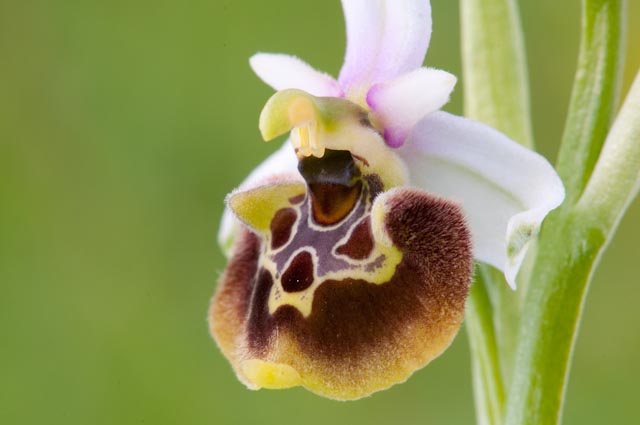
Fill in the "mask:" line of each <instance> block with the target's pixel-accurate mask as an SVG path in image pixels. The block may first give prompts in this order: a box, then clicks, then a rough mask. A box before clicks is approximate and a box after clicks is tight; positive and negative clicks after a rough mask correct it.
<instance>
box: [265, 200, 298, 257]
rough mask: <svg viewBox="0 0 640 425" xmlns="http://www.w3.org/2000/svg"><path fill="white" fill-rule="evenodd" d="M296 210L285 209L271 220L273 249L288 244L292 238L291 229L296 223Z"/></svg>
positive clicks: (279, 211)
mask: <svg viewBox="0 0 640 425" xmlns="http://www.w3.org/2000/svg"><path fill="white" fill-rule="evenodd" d="M296 217H297V214H296V210H294V209H293V208H283V209H281V210H278V212H276V215H275V216H274V217H273V220H271V226H270V227H271V249H278V248H280V247H281V246H283V245H284V244H286V243H287V241H288V240H289V237H291V228H292V226H293V223H295V222H296Z"/></svg>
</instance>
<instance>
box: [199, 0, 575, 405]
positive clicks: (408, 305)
mask: <svg viewBox="0 0 640 425" xmlns="http://www.w3.org/2000/svg"><path fill="white" fill-rule="evenodd" d="M343 8H344V12H345V18H346V24H347V38H348V40H347V52H346V58H345V63H344V65H343V68H342V70H341V72H340V76H339V78H338V80H334V79H333V78H332V77H330V76H328V75H326V74H323V73H320V72H318V71H315V70H314V69H313V68H311V67H310V66H309V65H307V64H305V63H304V62H302V61H300V60H299V59H297V58H294V57H291V56H286V55H279V54H257V55H255V56H254V57H253V58H252V59H251V65H252V67H253V69H254V70H255V71H256V73H257V74H258V75H259V76H260V77H261V78H262V79H263V80H264V81H265V82H267V83H268V84H270V85H271V86H272V87H274V88H275V89H276V90H279V91H278V92H277V93H276V94H275V95H274V96H273V97H272V98H271V99H270V100H269V101H268V102H267V104H266V106H265V108H264V110H263V111H262V114H261V116H260V130H261V133H262V135H263V137H264V138H265V140H271V139H273V138H275V137H277V136H279V135H281V134H285V133H287V132H291V137H290V140H289V142H287V143H286V144H285V145H284V146H283V147H282V148H281V149H280V150H278V151H277V152H276V153H275V154H273V155H272V156H271V157H270V158H268V159H267V160H266V161H265V162H264V163H263V164H262V165H260V166H259V167H258V168H257V169H256V170H255V171H254V172H253V173H252V174H251V175H250V176H249V177H248V178H247V180H246V181H245V182H244V183H243V184H242V185H241V186H240V188H239V189H237V190H236V191H234V192H233V193H232V194H231V195H230V196H229V197H228V199H227V206H228V209H227V210H226V211H225V215H224V217H223V222H222V227H221V231H220V242H221V245H222V246H223V248H224V249H225V250H226V252H227V254H228V255H229V257H230V260H229V264H228V266H227V269H226V270H225V272H224V274H223V275H222V277H221V279H220V283H219V286H218V290H217V292H216V294H215V296H214V299H213V301H212V305H211V311H210V324H211V331H212V334H213V336H214V338H215V340H216V341H217V343H218V345H219V346H220V348H221V350H222V351H223V353H224V354H225V356H226V357H227V358H228V359H229V360H230V362H231V364H232V365H233V367H234V369H235V371H236V373H237V374H238V377H239V378H240V380H242V381H243V382H244V383H246V384H247V386H249V387H250V388H287V387H291V386H296V385H303V386H305V387H307V388H309V389H310V390H312V391H314V392H316V393H318V394H321V395H325V396H328V397H332V398H337V399H355V398H359V397H363V396H365V395H368V394H370V393H372V392H374V391H377V390H381V389H384V388H386V387H388V386H390V385H393V384H394V383H397V382H401V381H404V380H405V379H406V378H408V377H409V376H410V375H411V373H413V372H414V371H415V370H417V369H419V368H421V367H423V366H424V365H426V364H427V363H428V362H429V361H430V360H432V359H433V358H435V357H437V356H438V355H439V354H440V353H441V352H442V351H443V350H444V349H446V347H448V345H449V344H450V343H451V341H452V339H453V337H454V336H455V334H456V333H457V331H458V329H459V327H460V324H461V321H462V318H463V315H464V306H465V300H466V297H467V294H468V289H469V282H470V278H471V273H472V265H473V260H474V258H475V259H476V260H478V261H481V262H485V263H488V264H491V265H493V266H495V267H497V268H499V269H501V270H503V271H504V273H505V276H506V278H507V281H508V282H509V284H510V285H512V286H514V287H515V280H516V275H517V272H518V269H519V267H520V264H521V262H522V259H523V258H524V255H525V253H526V249H527V246H528V244H529V242H530V240H531V239H532V237H534V236H535V234H536V233H537V231H538V228H539V226H540V224H541V222H542V220H543V219H544V217H545V216H546V214H547V213H548V212H549V211H550V210H552V209H553V208H555V207H557V206H558V205H559V204H560V203H561V202H562V200H563V198H564V190H563V187H562V184H561V182H560V179H559V178H558V176H557V175H556V173H555V171H554V170H553V168H552V167H551V166H550V165H549V164H548V162H547V161H546V160H545V159H544V158H542V157H541V156H539V155H537V154H536V153H534V152H532V151H529V150H527V149H525V148H523V147H521V146H520V145H518V144H517V143H515V142H513V141H511V140H510V139H508V138H507V137H506V136H504V135H503V134H501V133H499V132H497V131H495V130H493V129H491V128H489V127H487V126H485V125H483V124H480V123H477V122H473V121H471V120H467V119H464V118H461V117H457V116H454V115H450V114H447V113H445V112H440V111H438V110H439V109H440V108H441V107H442V106H443V105H444V104H445V103H446V102H447V101H448V99H449V95H450V93H451V91H452V90H453V87H454V85H455V82H456V79H455V77H454V76H452V75H451V74H449V73H447V72H444V71H440V70H435V69H431V68H421V67H420V66H421V64H422V61H423V58H424V55H425V53H426V50H427V47H428V44H429V38H430V34H431V10H430V6H429V2H428V1H425V0H403V1H398V0H377V1H372V0H343Z"/></svg>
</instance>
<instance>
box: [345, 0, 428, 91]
mask: <svg viewBox="0 0 640 425" xmlns="http://www.w3.org/2000/svg"><path fill="white" fill-rule="evenodd" d="M342 7H343V9H344V15H345V21H346V26H347V51H346V55H345V62H344V65H343V67H342V70H341V71H340V77H339V79H338V81H340V84H341V85H342V87H343V89H344V90H345V92H347V93H348V92H349V91H351V90H358V89H360V88H361V87H362V86H368V85H370V84H375V83H378V82H382V81H386V80H390V79H393V78H395V77H397V76H398V75H401V74H404V73H405V72H409V71H412V70H414V69H415V68H418V67H419V66H421V65H422V62H423V61H424V56H425V54H426V53H427V48H428V47H429V40H430V38H431V6H430V4H429V0H342Z"/></svg>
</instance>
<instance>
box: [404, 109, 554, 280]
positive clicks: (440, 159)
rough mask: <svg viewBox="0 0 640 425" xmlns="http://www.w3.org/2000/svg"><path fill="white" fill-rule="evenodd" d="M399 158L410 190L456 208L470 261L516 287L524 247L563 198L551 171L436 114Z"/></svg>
mask: <svg viewBox="0 0 640 425" xmlns="http://www.w3.org/2000/svg"><path fill="white" fill-rule="evenodd" d="M397 152H398V153H399V154H400V156H401V157H402V158H403V159H404V160H405V161H406V163H407V166H408V168H409V174H410V179H411V182H412V184H414V185H417V186H420V187H421V188H423V189H425V190H427V191H429V192H433V193H436V194H438V195H441V196H444V197H447V198H450V199H454V200H457V201H459V202H460V203H461V204H462V207H463V208H464V210H465V213H466V214H467V219H468V222H469V226H470V227H471V231H472V235H473V239H474V241H473V243H474V255H475V256H476V259H478V260H479V261H482V262H485V263H488V264H491V265H493V266H495V267H497V268H499V269H501V270H502V271H504V273H505V276H506V278H507V281H508V282H509V285H510V286H511V287H514V288H515V282H516V275H517V273H518V269H519V268H520V265H521V263H522V260H523V259H524V255H525V253H526V250H527V248H528V245H529V242H530V240H531V239H532V237H534V236H535V235H536V233H537V231H538V229H539V227H540V224H541V223H542V220H543V219H544V217H545V216H546V215H547V214H548V213H549V211H551V210H553V209H554V208H556V207H557V206H558V205H560V204H561V203H562V201H563V199H564V187H563V185H562V182H561V180H560V178H559V177H558V175H557V174H556V172H555V170H554V169H553V167H552V166H551V165H550V164H549V162H547V160H546V159H544V158H543V157H542V156H540V155H538V154H537V153H535V152H533V151H530V150H528V149H526V148H524V147H522V146H521V145H519V144H517V143H515V142H514V141H512V140H510V139H509V138H508V137H506V136H505V135H503V134H502V133H500V132H498V131H496V130H494V129H492V128H490V127H488V126H486V125H484V124H481V123H478V122H475V121H472V120H468V119H465V118H461V117H457V116H454V115H451V114H447V113H445V112H434V113H433V114H431V115H429V116H427V117H426V118H425V119H424V120H422V121H420V122H419V123H418V124H417V125H416V127H415V128H414V130H413V132H412V133H411V135H410V136H409V138H408V139H407V142H406V143H405V145H404V146H403V147H402V148H400V149H398V150H397Z"/></svg>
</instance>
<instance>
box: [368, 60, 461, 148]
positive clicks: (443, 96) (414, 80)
mask: <svg viewBox="0 0 640 425" xmlns="http://www.w3.org/2000/svg"><path fill="white" fill-rule="evenodd" d="M455 84H456V77H455V76H453V75H451V74H449V73H448V72H445V71H440V70H438V69H433V68H418V69H416V70H414V71H412V72H409V73H407V74H404V75H402V76H400V77H398V78H396V79H395V80H392V81H389V82H386V83H379V84H376V85H374V86H373V87H371V89H370V90H369V92H368V93H367V103H368V104H369V106H370V107H371V109H372V110H373V111H374V112H375V113H376V115H377V116H378V118H379V119H380V122H381V124H382V126H383V127H384V136H385V140H386V141H387V143H388V144H389V145H390V146H392V147H398V146H401V145H402V144H403V143H404V141H405V139H406V138H407V136H408V135H409V133H410V132H411V129H412V128H413V127H414V126H415V125H416V124H417V123H418V121H420V120H421V119H422V118H424V117H425V116H426V115H427V114H430V113H431V112H434V111H437V110H438V109H440V108H441V107H442V106H444V105H445V104H446V103H447V102H448V101H449V96H450V95H451V92H452V91H453V87H454V86H455Z"/></svg>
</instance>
